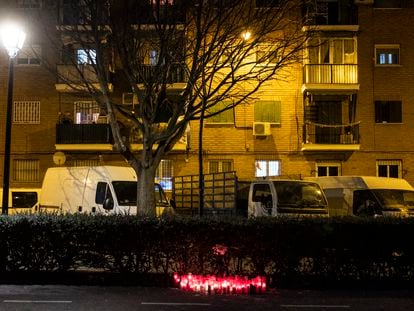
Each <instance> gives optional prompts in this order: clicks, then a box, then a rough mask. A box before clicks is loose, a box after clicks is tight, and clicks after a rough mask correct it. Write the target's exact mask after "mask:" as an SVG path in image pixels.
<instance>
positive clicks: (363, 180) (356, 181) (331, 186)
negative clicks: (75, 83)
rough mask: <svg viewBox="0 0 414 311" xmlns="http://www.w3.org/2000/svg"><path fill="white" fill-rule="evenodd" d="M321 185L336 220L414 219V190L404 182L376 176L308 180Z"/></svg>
mask: <svg viewBox="0 0 414 311" xmlns="http://www.w3.org/2000/svg"><path fill="white" fill-rule="evenodd" d="M307 180H312V181H316V182H318V183H319V184H320V185H321V187H322V189H323V191H324V192H325V195H326V197H327V199H328V205H329V209H330V214H331V215H334V216H344V215H355V216H374V217H376V216H414V188H413V187H412V186H411V185H410V184H409V183H408V182H407V181H406V180H404V179H401V178H387V177H375V176H329V177H309V178H307Z"/></svg>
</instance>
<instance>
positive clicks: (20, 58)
mask: <svg viewBox="0 0 414 311" xmlns="http://www.w3.org/2000/svg"><path fill="white" fill-rule="evenodd" d="M41 53H42V49H41V47H40V45H33V46H25V47H23V48H22V49H21V50H20V51H19V53H18V54H17V57H16V64H17V65H40V59H41Z"/></svg>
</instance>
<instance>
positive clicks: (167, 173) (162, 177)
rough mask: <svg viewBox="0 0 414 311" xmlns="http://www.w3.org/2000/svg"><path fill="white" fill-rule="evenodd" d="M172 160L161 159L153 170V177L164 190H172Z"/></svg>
mask: <svg viewBox="0 0 414 311" xmlns="http://www.w3.org/2000/svg"><path fill="white" fill-rule="evenodd" d="M172 177H173V161H172V160H161V162H160V164H159V165H158V168H157V170H156V172H155V179H156V180H157V181H158V183H159V184H160V185H161V187H162V188H163V189H164V190H172Z"/></svg>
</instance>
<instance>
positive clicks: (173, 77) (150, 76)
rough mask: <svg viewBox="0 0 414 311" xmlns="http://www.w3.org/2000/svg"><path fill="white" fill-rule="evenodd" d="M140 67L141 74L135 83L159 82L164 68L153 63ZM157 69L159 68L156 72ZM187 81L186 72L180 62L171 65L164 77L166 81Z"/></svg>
mask: <svg viewBox="0 0 414 311" xmlns="http://www.w3.org/2000/svg"><path fill="white" fill-rule="evenodd" d="M141 68H142V76H141V77H139V79H138V81H137V83H144V82H160V80H159V79H160V76H161V74H164V72H165V70H164V69H161V70H160V68H159V67H157V66H153V65H144V66H142V67H141ZM157 70H160V72H159V73H157ZM186 81H187V74H186V72H185V70H184V68H183V66H182V65H181V64H176V65H172V66H171V68H170V70H169V72H168V76H167V79H166V82H167V83H184V82H186Z"/></svg>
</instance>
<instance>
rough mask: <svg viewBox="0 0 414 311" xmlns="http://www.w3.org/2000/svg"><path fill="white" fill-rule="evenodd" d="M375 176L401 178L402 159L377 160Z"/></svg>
mask: <svg viewBox="0 0 414 311" xmlns="http://www.w3.org/2000/svg"><path fill="white" fill-rule="evenodd" d="M377 176H379V177H395V178H402V161H401V160H377Z"/></svg>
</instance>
